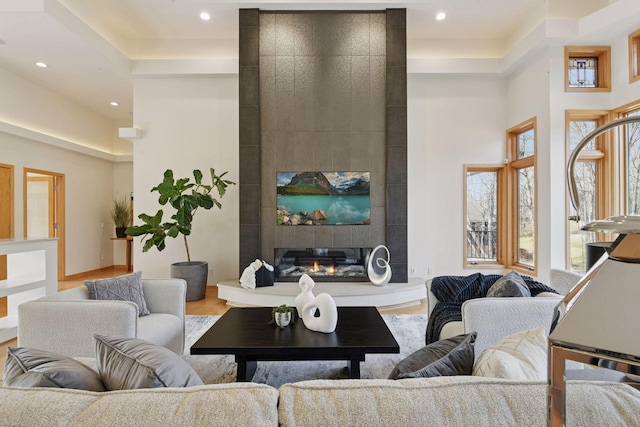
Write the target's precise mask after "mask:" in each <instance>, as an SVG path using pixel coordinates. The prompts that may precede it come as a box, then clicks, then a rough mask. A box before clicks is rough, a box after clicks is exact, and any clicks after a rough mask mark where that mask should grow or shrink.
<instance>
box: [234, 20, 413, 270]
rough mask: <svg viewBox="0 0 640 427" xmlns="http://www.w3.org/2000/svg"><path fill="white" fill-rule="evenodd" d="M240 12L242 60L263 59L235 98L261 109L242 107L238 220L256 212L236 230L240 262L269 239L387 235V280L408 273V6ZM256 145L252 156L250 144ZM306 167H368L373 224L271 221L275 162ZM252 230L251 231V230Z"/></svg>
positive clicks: (286, 243)
mask: <svg viewBox="0 0 640 427" xmlns="http://www.w3.org/2000/svg"><path fill="white" fill-rule="evenodd" d="M240 19H241V22H243V23H244V24H246V25H243V26H241V29H240V32H241V42H240V50H241V54H240V57H241V66H243V65H251V67H255V66H256V65H255V64H254V63H252V62H253V61H257V60H258V57H259V65H260V70H259V73H258V74H259V79H260V80H259V84H256V83H255V76H256V70H255V68H241V70H240V81H241V84H240V85H241V88H240V102H241V106H242V105H245V104H246V105H251V104H252V103H254V102H255V100H256V99H259V100H260V110H259V112H260V115H259V120H258V119H257V118H256V117H255V115H254V113H255V112H257V111H258V110H257V109H255V110H251V109H243V108H242V107H241V110H240V145H241V148H240V167H241V172H240V178H241V187H242V191H241V202H240V204H241V219H240V221H241V224H243V222H246V221H258V223H257V224H256V223H250V224H249V231H241V236H240V239H241V247H244V245H245V244H250V245H252V246H253V247H254V248H253V249H252V250H248V249H247V250H245V249H242V250H241V260H242V261H243V262H242V263H241V265H242V266H246V262H251V261H252V260H253V259H252V258H251V257H250V256H249V253H251V254H252V255H253V256H258V255H257V254H256V252H259V253H260V254H261V256H262V258H266V257H267V256H269V257H272V256H273V255H272V250H271V248H273V247H274V246H276V247H356V246H363V247H373V246H374V245H377V244H380V243H385V242H386V243H387V244H388V245H390V246H391V247H393V249H392V267H394V266H395V268H394V277H393V279H392V280H393V281H398V278H401V279H402V278H403V277H404V280H406V250H407V249H406V241H407V236H406V207H407V205H406V173H407V172H406V155H407V153H406V137H407V130H406V129H407V128H406V120H407V114H406V111H407V110H406V35H405V33H406V12H405V10H404V9H389V10H387V11H386V12H381V13H362V12H352V13H348V12H347V13H343V12H303V13H278V12H268V13H267V12H263V13H260V14H259V16H258V15H255V14H254V15H253V16H248V15H243V12H242V11H241V18H240ZM258 21H259V25H260V33H259V35H255V34H254V33H252V32H251V30H252V28H255V26H256V25H257V23H258ZM258 47H259V51H257V48H258ZM256 52H257V53H256ZM276 55H277V56H276ZM256 63H257V62H256ZM256 88H259V93H258V94H256V92H257V90H256ZM258 144H261V145H260V150H259V156H258V157H259V158H260V164H258V165H256V164H255V162H254V160H255V153H256V150H255V147H252V146H257V145H258ZM245 168H246V169H245ZM257 170H259V173H257V172H256V171H257ZM303 170H309V171H313V170H320V171H322V170H325V171H331V170H344V171H350V170H354V171H355V170H359V171H365V170H366V171H370V172H371V180H372V182H371V184H372V190H371V219H372V223H371V225H366V226H295V227H293V226H276V225H275V204H276V196H275V174H276V171H303ZM256 180H259V184H260V185H259V186H256V187H255V189H256V190H257V191H258V194H257V197H255V196H256V193H255V191H254V188H252V187H247V186H243V185H242V184H243V183H244V184H248V183H254V182H255V181H256ZM249 193H250V194H251V197H252V199H251V200H249ZM254 197H255V198H254ZM256 200H258V204H257V205H256V204H255V201H256ZM392 207H393V209H392ZM250 210H254V213H255V215H250V214H248V212H249V211H250ZM243 228H244V225H241V229H243ZM256 229H257V230H258V234H257V237H256V235H255V233H252V232H251V231H255V230H256ZM260 229H262V232H260ZM391 247H390V249H391ZM394 254H395V255H394ZM270 259H271V258H270ZM402 269H404V271H403V270H402ZM396 270H398V271H396Z"/></svg>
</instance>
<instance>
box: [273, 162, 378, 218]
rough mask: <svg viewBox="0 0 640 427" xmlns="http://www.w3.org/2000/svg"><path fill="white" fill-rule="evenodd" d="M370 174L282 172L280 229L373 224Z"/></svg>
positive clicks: (278, 181)
mask: <svg viewBox="0 0 640 427" xmlns="http://www.w3.org/2000/svg"><path fill="white" fill-rule="evenodd" d="M370 184H371V182H370V173H369V172H278V173H277V174H276V185H277V194H278V200H277V203H276V206H277V208H276V209H277V212H276V218H277V222H278V225H365V224H370V223H371V204H370V197H369V187H370Z"/></svg>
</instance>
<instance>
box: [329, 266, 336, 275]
mask: <svg viewBox="0 0 640 427" xmlns="http://www.w3.org/2000/svg"><path fill="white" fill-rule="evenodd" d="M327 273H329V274H333V273H335V269H334V267H333V265H332V266H331V267H329V268H328V269H327Z"/></svg>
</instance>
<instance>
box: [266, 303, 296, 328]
mask: <svg viewBox="0 0 640 427" xmlns="http://www.w3.org/2000/svg"><path fill="white" fill-rule="evenodd" d="M295 322H296V309H295V307H290V306H288V305H286V304H282V305H279V306H277V307H273V308H272V309H271V322H269V324H270V325H271V324H274V323H275V324H276V325H278V326H279V327H280V329H282V328H284V327H285V326H288V325H289V323H295Z"/></svg>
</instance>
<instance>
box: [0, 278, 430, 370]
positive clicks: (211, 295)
mask: <svg viewBox="0 0 640 427" xmlns="http://www.w3.org/2000/svg"><path fill="white" fill-rule="evenodd" d="M121 274H126V270H125V268H124V267H114V268H110V269H103V270H100V271H99V272H94V273H87V274H82V275H77V276H74V278H73V280H67V281H61V282H58V291H63V290H66V289H71V288H75V287H77V286H83V282H84V281H85V280H89V279H99V278H102V277H114V276H119V275H121ZM228 309H229V306H228V305H227V304H226V302H225V301H224V300H221V299H218V288H217V287H215V286H208V287H207V292H206V295H205V297H204V299H202V300H199V301H191V302H188V303H186V313H187V314H194V315H207V314H209V315H213V314H218V315H222V314H224V313H225V312H226V311H227V310H228ZM427 310H428V305H427V302H426V300H425V301H422V302H421V304H418V305H414V306H410V307H406V308H400V309H394V310H385V311H384V313H385V314H427ZM17 345H18V344H17V340H16V339H12V340H9V341H5V342H3V343H0V374H1V373H2V372H3V371H4V363H5V359H6V356H7V347H16V346H17Z"/></svg>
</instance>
